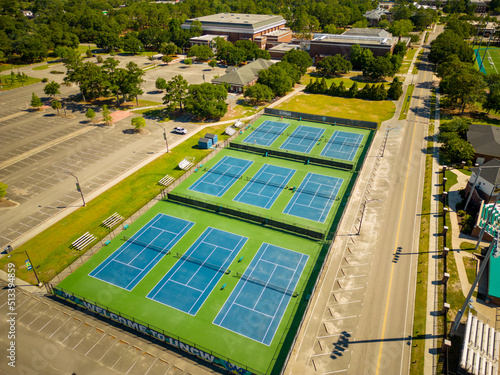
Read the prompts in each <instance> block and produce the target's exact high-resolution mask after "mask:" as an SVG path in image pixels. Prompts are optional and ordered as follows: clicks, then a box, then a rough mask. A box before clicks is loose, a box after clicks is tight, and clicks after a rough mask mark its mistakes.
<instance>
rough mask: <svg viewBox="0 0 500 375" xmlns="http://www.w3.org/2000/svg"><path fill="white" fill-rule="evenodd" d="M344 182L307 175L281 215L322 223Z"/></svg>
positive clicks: (314, 174)
mask: <svg viewBox="0 0 500 375" xmlns="http://www.w3.org/2000/svg"><path fill="white" fill-rule="evenodd" d="M343 181H344V180H343V179H341V178H337V177H330V176H324V175H321V174H316V173H308V174H307V175H306V177H305V178H304V180H303V181H302V183H301V184H300V186H299V188H298V189H297V191H296V192H295V194H294V196H293V198H292V199H291V200H290V202H289V203H288V205H287V206H286V208H285V210H284V211H283V213H285V214H288V215H292V216H298V217H301V218H303V219H308V220H312V221H317V222H320V223H324V222H325V220H326V218H327V217H328V213H329V212H330V208H331V207H332V205H333V202H334V201H335V198H336V197H337V193H338V192H339V190H340V187H341V186H342V182H343Z"/></svg>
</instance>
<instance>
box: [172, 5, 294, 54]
mask: <svg viewBox="0 0 500 375" xmlns="http://www.w3.org/2000/svg"><path fill="white" fill-rule="evenodd" d="M194 21H200V22H201V27H202V30H203V34H209V35H226V36H227V40H229V41H230V42H232V43H234V42H236V41H237V40H240V39H247V40H251V41H254V42H256V43H257V44H258V45H259V47H260V48H266V45H267V43H268V42H269V43H271V44H273V45H274V44H279V43H287V42H290V41H291V40H292V31H291V30H290V29H288V28H286V27H285V23H286V20H285V19H284V18H283V17H282V16H276V15H265V14H241V13H218V14H212V15H210V16H204V17H196V18H190V19H187V20H186V21H185V22H184V23H183V24H182V25H181V28H183V29H190V28H191V25H192V23H193V22H194Z"/></svg>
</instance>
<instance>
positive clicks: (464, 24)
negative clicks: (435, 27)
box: [445, 15, 476, 39]
mask: <svg viewBox="0 0 500 375" xmlns="http://www.w3.org/2000/svg"><path fill="white" fill-rule="evenodd" d="M448 29H449V30H453V31H454V32H455V33H456V34H457V35H458V36H460V37H461V38H462V39H468V38H470V37H472V36H474V34H475V33H476V28H475V27H474V26H472V24H471V23H470V22H469V21H467V20H461V19H460V18H459V17H458V16H457V15H453V16H452V17H450V19H449V20H448V21H447V22H446V26H445V30H448Z"/></svg>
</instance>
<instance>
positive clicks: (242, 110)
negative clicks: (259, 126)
mask: <svg viewBox="0 0 500 375" xmlns="http://www.w3.org/2000/svg"><path fill="white" fill-rule="evenodd" d="M266 105H267V104H266ZM255 107H256V108H255ZM264 107H265V106H253V105H250V104H248V103H247V102H246V101H243V102H242V103H241V104H238V105H236V106H234V107H233V108H232V109H231V110H230V111H228V112H227V113H226V115H225V116H224V117H223V118H221V121H225V120H235V119H237V118H241V117H248V116H253V115H255V114H256V113H257V112H259V111H260V110H261V109H262V108H264Z"/></svg>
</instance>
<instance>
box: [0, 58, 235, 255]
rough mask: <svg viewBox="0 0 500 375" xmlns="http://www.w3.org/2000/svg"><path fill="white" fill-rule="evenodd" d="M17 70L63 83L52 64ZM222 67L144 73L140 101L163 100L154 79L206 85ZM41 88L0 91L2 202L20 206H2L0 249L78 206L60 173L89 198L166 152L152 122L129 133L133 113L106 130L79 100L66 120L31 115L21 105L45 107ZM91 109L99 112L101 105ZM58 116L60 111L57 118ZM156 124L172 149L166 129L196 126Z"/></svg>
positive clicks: (67, 92) (49, 113) (172, 137)
mask: <svg viewBox="0 0 500 375" xmlns="http://www.w3.org/2000/svg"><path fill="white" fill-rule="evenodd" d="M105 57H106V56H104V58H105ZM115 58H117V59H118V60H120V61H121V64H122V65H125V64H126V63H127V62H129V61H134V62H136V63H137V64H138V65H139V66H140V67H143V68H144V67H147V66H152V65H153V64H152V63H151V62H150V61H149V60H148V59H147V58H146V57H143V56H119V55H118V56H115ZM92 59H93V58H91V59H90V60H92ZM20 70H21V71H24V72H25V73H26V74H28V75H29V76H34V77H38V78H43V77H47V78H49V80H55V81H57V82H62V78H63V77H64V75H63V74H51V73H50V71H52V70H57V71H65V68H64V65H62V64H51V65H50V67H49V69H46V70H33V66H27V67H24V68H21V69H20ZM224 70H225V69H224V67H216V68H215V69H214V70H212V68H210V67H208V65H207V64H194V65H192V66H190V67H187V66H186V65H184V64H183V63H179V62H177V63H171V64H170V65H168V66H167V65H165V64H160V65H157V66H156V68H154V69H150V70H146V72H145V75H144V80H145V82H144V84H143V91H144V95H143V96H142V97H140V99H146V100H150V101H155V102H158V103H161V102H162V97H163V95H164V93H163V92H160V91H158V90H156V88H155V81H156V79H157V78H158V77H160V76H161V77H163V78H165V79H166V80H168V79H170V78H171V77H173V76H175V75H177V74H182V75H183V76H184V77H185V78H186V80H188V82H189V83H201V82H203V75H205V80H206V81H207V82H209V81H210V80H211V79H212V78H213V76H214V75H216V74H223V73H224ZM44 85H45V84H43V83H37V84H34V85H30V86H27V87H21V88H18V89H15V90H10V91H4V92H0V102H1V103H2V105H1V106H0V132H1V134H2V137H0V147H1V150H2V152H1V153H0V181H2V182H4V183H6V184H8V185H9V189H8V198H9V199H10V200H12V201H15V202H18V203H19V204H20V205H19V206H17V207H15V208H9V209H0V220H1V221H2V224H3V225H2V227H1V228H0V248H4V247H5V246H7V245H8V244H12V243H15V244H19V243H22V242H23V239H22V238H23V237H22V236H23V235H24V234H26V233H27V232H29V231H30V230H31V229H33V228H34V227H36V226H37V225H39V224H40V223H43V222H44V221H46V220H47V219H50V218H51V217H53V216H54V215H55V214H57V213H58V212H60V211H61V210H62V209H64V208H66V207H68V206H72V205H73V206H74V205H80V204H81V198H80V194H79V193H78V192H77V191H76V189H75V179H74V178H73V177H72V176H71V175H69V174H67V173H65V171H70V172H72V173H74V174H75V175H77V177H78V178H79V180H80V184H81V186H82V190H83V192H84V194H85V195H87V194H89V193H91V192H92V191H95V190H96V189H98V188H99V187H101V186H103V185H104V184H106V183H107V182H109V181H111V180H113V179H114V178H116V177H118V176H119V175H121V174H122V173H123V172H124V171H126V170H128V169H130V168H132V167H133V166H135V165H137V164H138V163H140V162H141V161H143V160H144V159H146V158H147V157H149V156H151V155H152V154H154V153H157V152H159V151H161V150H163V149H164V147H165V141H164V139H163V130H162V129H161V128H160V127H159V126H156V125H155V119H151V118H147V119H146V123H147V126H146V129H147V130H148V131H149V132H150V134H149V135H141V134H134V133H133V131H132V126H131V124H130V119H131V118H132V117H133V116H137V115H136V114H131V113H120V115H122V117H124V118H123V119H121V120H119V121H117V122H115V124H114V127H113V128H110V127H107V126H102V125H101V126H99V125H95V124H92V123H90V122H89V121H88V120H87V119H86V118H85V112H86V110H87V108H88V106H85V105H80V104H78V103H67V105H66V113H67V116H66V117H64V116H56V111H54V110H53V109H52V108H46V109H45V110H44V111H41V112H29V111H28V110H27V106H28V104H29V102H30V101H31V94H32V92H34V93H35V94H36V95H38V96H39V97H41V98H45V99H46V104H49V103H50V99H49V98H46V97H45V94H44V93H43V87H44ZM60 90H61V98H62V99H64V98H67V97H69V96H72V95H75V94H77V93H78V88H77V87H76V86H65V85H62V86H61V89H60ZM94 109H96V112H98V111H99V108H96V107H94ZM63 112H64V111H63V110H61V114H62V113H63ZM98 117H99V113H98V114H97V118H98ZM162 125H163V126H165V128H166V129H167V138H168V142H169V143H170V144H172V143H174V142H175V141H177V140H179V139H181V138H182V137H183V135H180V134H175V133H173V132H169V130H170V131H171V130H172V129H173V128H174V127H175V126H182V127H184V128H186V129H187V130H188V131H193V130H195V129H196V128H197V125H195V124H192V123H189V122H188V121H186V118H184V119H180V122H174V121H171V122H169V123H164V124H162Z"/></svg>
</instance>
